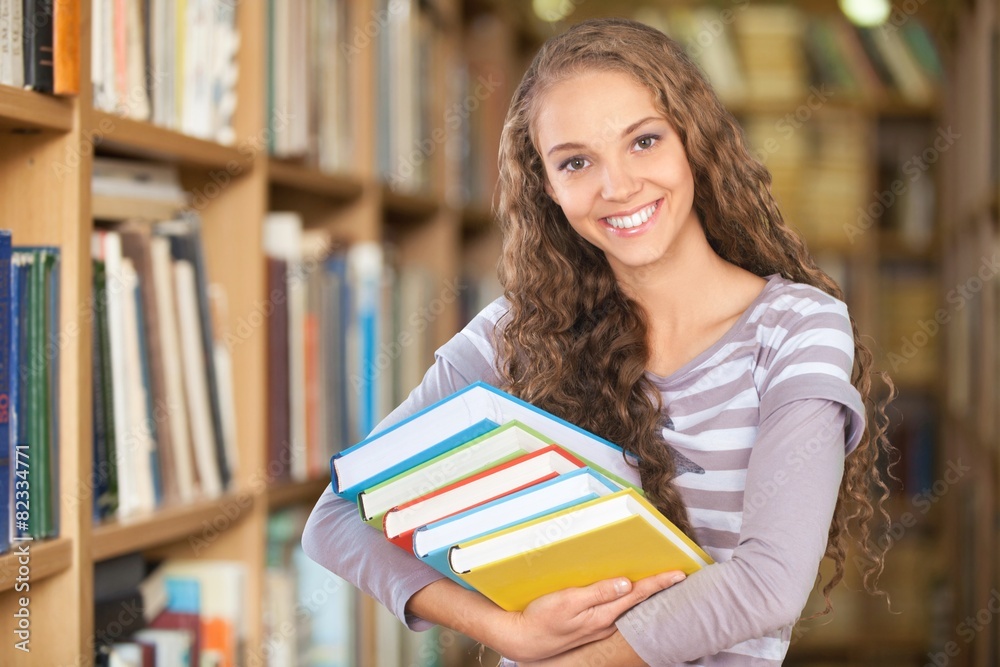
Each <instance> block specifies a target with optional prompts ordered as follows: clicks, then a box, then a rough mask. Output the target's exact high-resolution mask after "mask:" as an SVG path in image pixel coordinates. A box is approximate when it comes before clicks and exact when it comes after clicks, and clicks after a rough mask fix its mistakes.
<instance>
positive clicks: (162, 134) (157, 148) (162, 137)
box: [84, 109, 253, 173]
mask: <svg viewBox="0 0 1000 667" xmlns="http://www.w3.org/2000/svg"><path fill="white" fill-rule="evenodd" d="M84 117H85V119H86V121H85V123H86V124H85V126H84V136H87V137H91V141H93V142H94V144H95V146H96V147H97V149H98V150H99V151H101V152H109V153H114V154H119V155H128V156H132V157H143V158H154V159H158V160H163V161H165V162H173V163H178V164H182V165H185V166H190V167H201V168H206V169H223V170H228V171H230V172H235V173H243V172H245V171H247V170H249V169H250V168H251V167H252V165H253V154H252V152H251V154H249V155H248V154H247V153H246V151H240V150H239V149H238V148H236V147H234V146H224V145H222V144H218V143H215V142H212V141H206V140H204V139H198V138H196V137H192V136H189V135H186V134H182V133H180V132H176V131H174V130H169V129H167V128H164V127H160V126H158V125H153V124H152V123H147V122H144V121H138V120H133V119H131V118H126V117H124V116H121V115H118V114H114V113H108V112H106V111H98V110H97V109H92V110H90V113H88V114H85V116H84Z"/></svg>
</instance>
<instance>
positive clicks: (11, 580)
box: [0, 537, 73, 591]
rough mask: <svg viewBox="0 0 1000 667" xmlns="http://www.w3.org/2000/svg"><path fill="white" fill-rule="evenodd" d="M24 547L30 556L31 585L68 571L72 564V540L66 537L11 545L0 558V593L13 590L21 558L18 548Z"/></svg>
mask: <svg viewBox="0 0 1000 667" xmlns="http://www.w3.org/2000/svg"><path fill="white" fill-rule="evenodd" d="M24 545H27V548H28V552H29V554H30V555H29V556H28V557H29V558H30V561H29V567H30V568H31V570H30V574H29V576H30V583H31V584H34V583H35V582H37V581H39V580H41V579H45V578H46V577H50V576H52V575H53V574H58V573H59V572H62V571H63V570H65V569H68V568H69V566H70V565H71V564H72V562H73V540H71V539H70V538H68V537H60V538H57V539H54V540H44V541H38V542H35V541H30V542H20V543H18V544H12V545H11V550H10V551H9V552H7V553H5V554H4V555H2V556H0V591H9V590H13V588H14V585H15V584H16V583H17V577H18V569H19V568H20V566H21V564H22V563H21V559H22V557H23V555H22V552H21V551H19V549H18V548H19V547H20V546H24Z"/></svg>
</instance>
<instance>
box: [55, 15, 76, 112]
mask: <svg viewBox="0 0 1000 667" xmlns="http://www.w3.org/2000/svg"><path fill="white" fill-rule="evenodd" d="M52 24H53V25H52V52H53V60H54V68H53V73H52V89H53V92H54V93H55V94H56V95H79V94H80V3H79V2H69V1H67V0H60V1H59V2H55V5H54V7H53V15H52Z"/></svg>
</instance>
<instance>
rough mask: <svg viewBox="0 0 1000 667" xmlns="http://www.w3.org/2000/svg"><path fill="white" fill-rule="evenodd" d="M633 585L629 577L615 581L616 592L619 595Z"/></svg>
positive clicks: (623, 593)
mask: <svg viewBox="0 0 1000 667" xmlns="http://www.w3.org/2000/svg"><path fill="white" fill-rule="evenodd" d="M631 587H632V586H631V585H630V582H629V580H628V579H619V580H617V581H616V582H615V592H616V593H618V595H625V594H626V593H628V591H629V589H630V588H631Z"/></svg>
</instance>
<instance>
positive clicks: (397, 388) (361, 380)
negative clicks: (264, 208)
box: [264, 211, 434, 481]
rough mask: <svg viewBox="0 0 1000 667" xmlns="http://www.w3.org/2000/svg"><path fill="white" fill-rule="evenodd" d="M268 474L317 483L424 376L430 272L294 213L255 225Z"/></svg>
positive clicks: (272, 216) (428, 344)
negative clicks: (263, 287)
mask: <svg viewBox="0 0 1000 667" xmlns="http://www.w3.org/2000/svg"><path fill="white" fill-rule="evenodd" d="M264 248H265V259H264V261H265V263H266V266H265V275H266V277H267V281H268V285H267V292H268V293H267V308H268V313H269V315H268V316H267V323H266V328H267V373H268V383H267V391H268V405H269V411H268V416H267V419H268V426H267V429H268V435H267V443H268V444H267V452H268V453H267V467H268V474H269V477H270V478H272V479H275V480H295V481H302V480H305V479H316V478H319V477H322V476H324V474H325V473H326V472H327V471H328V469H329V461H330V457H331V456H333V455H334V454H335V453H336V452H339V451H341V450H342V449H344V447H345V446H347V444H349V443H351V442H357V441H358V440H360V439H361V437H362V435H361V434H362V433H367V432H370V431H371V430H372V428H374V426H375V424H377V423H378V421H379V420H380V419H381V418H382V417H384V416H385V415H386V414H388V412H389V409H390V406H391V405H392V404H394V403H398V402H401V401H402V400H403V399H404V398H405V395H406V393H408V392H409V391H410V390H411V389H412V388H413V387H416V386H417V385H418V384H419V383H420V380H421V379H422V377H423V369H424V368H426V365H427V363H428V361H429V360H430V358H431V356H432V353H433V350H432V347H431V342H432V339H431V333H430V331H428V329H429V326H428V322H427V321H426V319H425V318H424V317H423V316H421V313H427V312H428V307H429V304H430V303H431V301H432V298H433V297H432V296H431V295H432V294H433V292H434V289H433V286H432V283H431V277H430V273H429V272H428V271H427V270H426V269H424V268H422V267H421V266H419V265H405V264H400V263H399V262H398V258H397V256H396V255H395V253H393V252H392V251H391V250H389V249H387V248H385V247H383V246H380V245H378V244H375V243H354V244H349V245H344V244H341V243H338V242H335V240H334V239H333V238H332V237H331V236H330V235H329V233H328V232H326V231H323V230H317V229H309V228H306V227H305V225H304V224H303V221H302V218H301V216H300V215H299V214H297V213H293V212H282V211H279V212H272V213H270V214H269V215H268V216H267V218H266V219H265V221H264Z"/></svg>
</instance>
